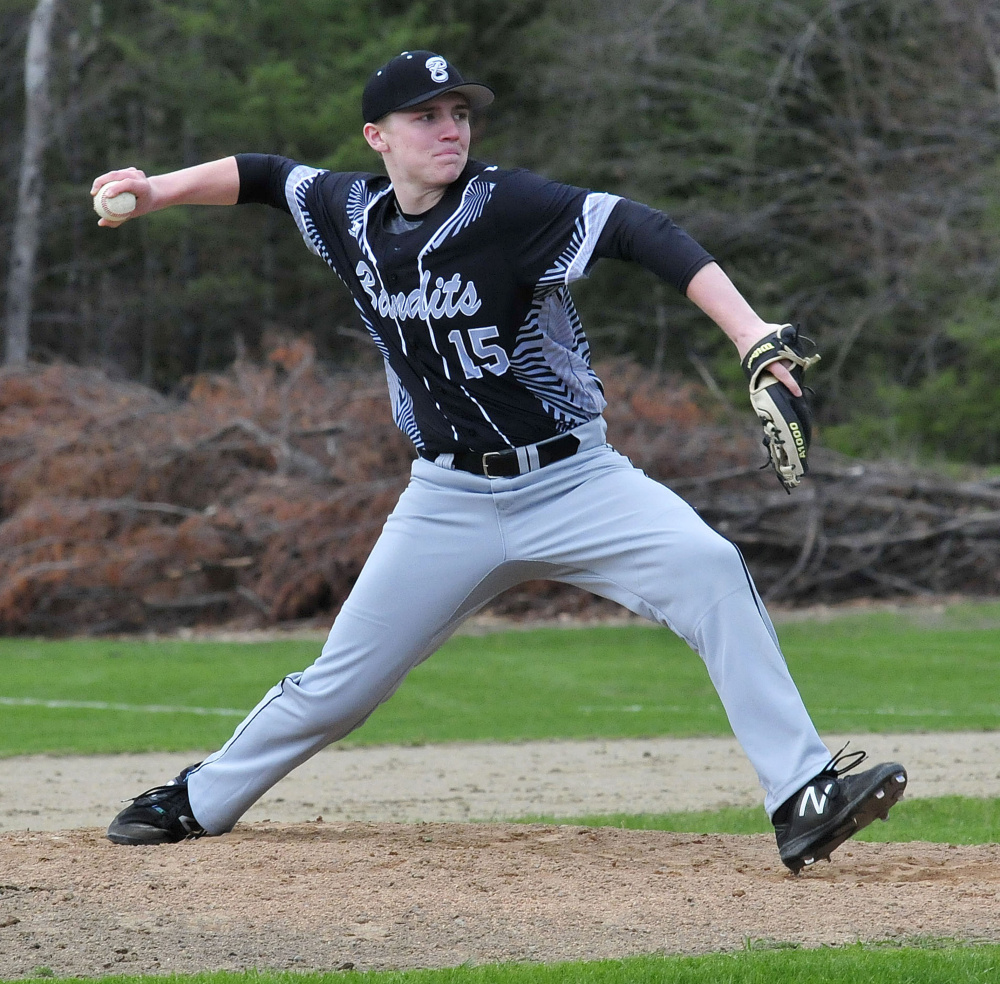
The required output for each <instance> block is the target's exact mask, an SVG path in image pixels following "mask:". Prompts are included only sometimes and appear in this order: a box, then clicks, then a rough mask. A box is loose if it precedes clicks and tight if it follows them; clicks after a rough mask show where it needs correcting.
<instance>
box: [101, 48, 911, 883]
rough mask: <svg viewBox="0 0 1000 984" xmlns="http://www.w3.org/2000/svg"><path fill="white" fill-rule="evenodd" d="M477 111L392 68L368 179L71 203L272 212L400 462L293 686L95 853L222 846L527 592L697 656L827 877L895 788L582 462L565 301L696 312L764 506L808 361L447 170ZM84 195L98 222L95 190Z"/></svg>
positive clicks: (784, 475)
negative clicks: (308, 256)
mask: <svg viewBox="0 0 1000 984" xmlns="http://www.w3.org/2000/svg"><path fill="white" fill-rule="evenodd" d="M492 100H493V92H492V91H491V90H490V89H489V88H488V87H487V86H485V85H481V84H479V83H475V82H466V81H465V80H464V79H463V77H462V76H461V74H460V73H459V71H458V70H457V69H456V68H455V66H454V65H452V64H450V63H449V62H448V61H447V60H446V59H444V58H442V57H441V56H440V55H436V54H434V53H433V52H429V51H413V52H404V53H403V54H401V55H399V56H397V57H396V58H393V59H392V60H391V61H389V62H388V63H387V64H386V65H384V66H382V68H380V69H378V70H377V71H376V72H375V73H374V74H373V75H372V76H371V78H370V79H369V81H368V83H367V86H366V88H365V91H364V96H363V100H362V111H363V116H364V121H365V123H364V135H365V139H366V140H367V141H368V144H369V145H370V146H371V148H372V150H373V151H375V153H377V154H378V155H379V156H380V157H381V159H382V162H383V165H384V168H385V172H386V175H378V174H367V173H349V174H342V173H332V172H329V171H323V170H317V169H316V168H313V167H309V166H307V165H305V164H301V163H298V162H296V161H292V160H286V159H284V158H281V157H274V156H267V155H259V154H240V155H237V156H235V157H227V158H225V159H223V160H218V161H213V162H210V163H206V164H201V165H198V166H196V167H192V168H187V169H184V170H181V171H175V172H172V173H169V174H162V175H157V176H154V177H147V176H146V175H144V174H143V173H142V172H141V171H138V170H136V169H134V168H127V169H125V170H121V171H112V172H110V173H108V174H105V175H102V176H101V177H100V178H98V179H97V180H96V181H95V182H94V187H93V193H94V194H95V195H97V194H98V193H99V192H100V189H101V188H102V187H103V186H105V185H107V184H108V183H110V182H115V183H116V187H115V188H114V189H113V191H114V192H115V194H118V193H129V194H132V195H134V196H135V208H134V209H133V210H132V211H131V212H128V213H127V215H126V216H125V217H124V218H122V217H121V215H120V210H119V214H117V215H115V214H114V212H113V211H112V217H111V218H102V219H101V222H100V224H101V225H103V226H109V227H114V226H116V225H119V224H121V222H122V221H127V220H130V219H132V218H134V217H137V216H140V215H145V214H147V213H149V212H154V211H157V210H158V209H162V208H166V207H168V206H171V205H180V204H203V205H233V204H244V203H262V204H266V205H270V206H272V207H274V208H277V209H280V210H282V211H284V212H287V213H288V214H289V215H290V216H291V217H292V219H294V221H295V223H296V225H297V226H298V229H299V232H300V233H301V234H302V237H303V239H304V240H305V242H306V245H307V246H308V247H309V249H311V250H312V251H313V252H314V253H315V254H317V256H319V257H320V258H321V259H322V260H323V261H324V262H326V263H327V264H328V265H329V266H330V267H331V268H332V269H333V271H334V272H335V273H336V274H337V275H338V276H339V277H340V279H341V280H342V281H343V282H344V283H345V284H346V285H347V287H348V289H349V290H350V292H351V294H352V296H353V298H354V302H355V304H356V306H357V309H358V313H359V316H360V317H361V320H362V322H363V323H364V325H365V327H366V328H367V329H368V331H369V332H370V333H371V336H372V339H373V340H374V342H375V344H376V345H377V346H378V348H379V351H380V352H381V353H382V356H383V358H384V360H385V371H386V376H387V379H388V384H389V397H390V399H391V401H392V409H393V414H394V417H395V420H396V422H397V424H398V425H399V427H400V428H401V429H402V430H403V432H404V433H405V434H406V435H407V436H408V437H409V438H410V440H411V441H412V442H413V445H414V447H415V449H416V452H417V458H416V460H415V461H414V463H413V466H412V474H411V479H410V482H409V485H408V486H407V488H406V490H405V491H404V492H403V494H402V496H401V497H400V500H399V502H398V504H397V505H396V507H395V509H394V510H393V512H392V514H391V515H390V516H389V518H388V520H387V521H386V524H385V527H384V529H383V532H382V534H381V536H380V538H379V540H378V542H377V543H376V545H375V547H374V549H373V550H372V553H371V556H370V557H369V558H368V561H367V563H366V564H365V567H364V569H363V570H362V572H361V574H360V576H359V578H358V581H357V583H356V585H355V586H354V589H353V590H352V592H351V594H350V596H349V597H348V599H347V600H346V601H345V603H344V606H343V608H342V610H341V612H340V614H339V615H338V616H337V618H336V620H335V622H334V625H333V627H332V629H331V631H330V635H329V638H328V639H327V642H326V644H325V646H324V647H323V650H322V653H321V655H320V656H319V658H318V659H317V660H316V662H315V663H313V664H312V665H311V666H309V667H308V668H306V669H305V670H303V671H302V672H301V673H294V674H292V675H291V676H288V677H286V678H285V679H284V680H282V681H281V682H280V683H278V684H277V685H276V686H275V687H273V688H272V689H271V690H270V691H269V692H268V693H267V694H266V695H265V696H264V698H263V700H261V702H260V703H259V704H258V705H257V707H256V708H254V710H253V711H252V712H251V713H250V714H249V716H248V717H247V718H246V720H244V721H243V722H242V723H241V724H240V725H239V727H238V728H237V729H236V731H235V733H234V734H233V736H232V738H231V739H230V740H229V741H228V742H227V743H226V744H225V746H224V747H223V748H221V749H220V750H219V751H217V752H215V753H214V754H212V755H210V756H209V757H208V758H207V759H205V761H203V762H201V763H199V764H197V765H195V766H191V767H189V768H187V769H185V770H184V771H183V772H182V773H181V775H180V776H178V777H177V778H176V779H174V780H172V781H171V782H169V783H167V784H166V785H164V786H159V787H157V788H155V789H151V790H149V791H147V792H145V793H143V794H142V795H140V796H138V797H137V798H136V799H135V800H134V801H133V802H132V804H131V805H130V806H128V807H127V808H126V809H124V810H123V811H122V812H121V813H120V814H119V815H118V816H117V817H116V818H115V819H114V821H113V822H112V823H111V826H110V827H109V829H108V837H109V838H110V839H111V840H112V841H114V842H116V843H121V844H155V843H161V842H171V841H178V840H181V839H183V838H186V837H192V836H200V835H202V834H222V833H225V832H226V831H228V830H231V829H232V827H233V825H234V824H235V823H236V821H237V820H238V819H239V818H240V816H242V814H243V813H244V812H245V811H246V810H247V809H248V808H249V807H250V806H251V804H253V803H254V802H255V801H256V800H257V799H258V798H259V797H260V796H261V795H262V794H263V793H264V792H265V791H266V790H267V789H268V788H270V787H271V786H272V785H273V784H274V783H276V782H277V781H278V780H279V779H281V778H282V777H283V776H284V775H286V774H287V773H288V772H289V771H290V770H291V769H293V768H295V766H297V765H299V764H300V763H302V762H304V761H305V760H306V759H308V758H309V757H310V756H311V755H314V754H315V753H316V752H318V751H319V750H320V749H321V748H323V747H324V746H326V745H328V744H329V743H331V742H334V741H337V740H338V739H340V738H343V737H344V736H345V735H347V734H348V733H350V732H351V731H353V730H354V729H355V728H357V727H359V726H360V725H361V724H362V723H363V722H364V721H365V720H366V719H367V718H368V716H369V715H370V714H371V713H372V712H373V711H374V710H375V709H376V708H377V707H378V705H379V704H380V703H382V702H383V701H384V700H386V699H387V698H388V697H389V696H390V695H391V694H392V693H393V692H394V691H395V690H396V688H397V687H398V686H399V685H400V684H401V683H402V682H403V679H404V677H405V676H406V674H407V673H408V672H409V671H410V670H411V669H412V668H413V667H414V666H416V665H417V664H418V663H420V662H421V661H422V660H424V659H426V658H427V657H429V656H430V655H431V654H432V653H433V652H434V651H435V650H436V649H437V648H438V647H439V646H440V645H441V644H442V643H443V642H444V641H445V640H446V639H447V638H448V637H449V636H450V635H451V633H452V632H454V630H455V629H456V628H457V627H458V626H459V625H460V624H461V623H462V621H463V620H464V619H466V618H468V617H469V616H470V615H472V614H473V613H474V612H476V611H478V610H479V609H481V608H482V607H483V606H484V605H486V604H488V603H489V602H490V601H491V599H493V598H495V597H496V596H497V595H498V594H500V593H501V592H502V591H504V590H506V589H507V588H510V587H511V586H513V585H515V584H518V583H519V582H522V581H525V580H529V579H534V578H547V579H552V580H557V581H564V582H567V583H569V584H575V585H578V586H580V587H583V588H586V589H588V590H590V591H592V592H594V593H596V594H598V595H601V596H603V597H606V598H611V599H613V600H614V601H616V602H618V603H619V604H621V605H623V606H624V607H626V608H628V609H630V610H631V611H633V612H636V613H639V614H641V615H643V616H645V617H646V618H648V619H650V620H652V621H654V622H657V623H659V624H660V625H664V626H667V627H668V628H670V629H671V630H673V631H674V632H675V633H677V634H678V635H679V636H681V637H682V638H683V639H684V640H685V641H686V642H687V643H688V644H689V645H690V646H691V647H692V648H693V649H694V650H695V651H696V652H697V653H699V655H700V656H701V657H702V659H703V660H704V662H705V665H706V667H707V668H708V672H709V674H710V676H711V679H712V682H713V684H714V685H715V687H716V690H717V691H718V694H719V697H720V698H721V700H722V703H723V705H724V707H725V710H726V713H727V714H728V716H729V721H730V723H731V725H732V728H733V731H734V733H735V735H736V737H737V738H738V740H739V741H740V744H741V745H742V747H743V749H744V751H745V752H746V754H747V756H748V757H749V759H750V761H751V762H752V764H753V766H754V768H755V769H756V771H757V774H758V776H759V777H760V782H761V785H762V787H763V789H764V792H765V797H764V806H765V809H766V810H767V811H768V814H769V815H770V816H771V819H772V821H773V822H774V826H775V831H776V836H777V842H778V848H779V852H780V855H781V859H782V861H783V862H784V863H785V864H786V865H787V866H788V867H789V868H790V869H791V870H792V871H795V872H798V871H799V870H801V869H802V868H803V867H804V866H806V865H809V864H812V863H813V862H815V861H817V860H819V859H820V858H828V857H829V856H830V852H831V851H833V850H834V849H835V848H836V847H838V846H839V845H840V844H842V843H843V842H844V841H845V840H846V839H847V838H848V837H850V836H851V835H852V834H854V833H855V832H856V831H857V830H860V829H861V828H862V827H864V826H865V825H867V824H868V823H870V822H872V821H873V820H874V819H875V818H876V817H883V818H884V817H886V816H887V814H888V810H889V808H890V807H891V806H892V805H893V804H894V803H895V802H896V801H897V800H898V799H899V798H900V796H901V795H902V793H903V790H904V788H905V785H906V772H905V770H904V769H903V767H902V766H901V765H898V764H895V763H889V764H883V765H878V766H875V767H874V768H871V769H868V770H867V771H864V772H860V773H856V774H853V775H845V773H846V772H847V771H848V770H849V769H852V768H853V767H854V766H856V765H857V764H859V761H860V760H861V759H863V758H864V753H863V752H861V753H856V754H854V755H851V756H844V755H831V754H830V751H829V750H828V749H827V748H826V746H825V745H824V744H823V742H822V741H821V740H820V737H819V735H818V734H817V732H816V729H815V728H814V726H813V724H812V721H811V720H810V718H809V715H808V713H807V712H806V709H805V707H804V706H803V704H802V701H801V699H800V697H799V694H798V691H797V689H796V687H795V685H794V683H793V682H792V679H791V677H790V675H789V672H788V669H787V667H786V665H785V661H784V658H783V656H782V654H781V650H780V648H779V646H778V640H777V637H776V635H775V631H774V628H773V626H772V624H771V621H770V619H769V618H768V615H767V613H766V611H765V610H764V606H763V604H762V602H761V599H760V597H759V596H758V594H757V591H756V590H755V588H754V584H753V582H752V580H751V578H750V575H749V573H748V571H747V569H746V567H745V565H744V563H743V559H742V557H741V555H740V553H739V551H738V550H737V548H736V547H735V546H734V545H733V544H732V543H730V542H729V541H728V540H726V539H725V538H723V537H722V536H720V535H719V534H718V533H716V532H714V531H713V530H712V529H710V528H709V527H708V526H707V525H706V524H705V523H704V522H702V520H701V519H700V518H699V517H698V516H697V514H696V513H695V511H694V510H693V509H692V508H691V507H690V506H689V505H688V504H687V503H685V502H684V501H683V500H682V499H680V498H679V497H678V496H677V495H675V494H674V493H673V492H671V491H670V490H669V489H668V488H665V487H664V486H663V485H660V484H659V483H657V482H654V481H653V480H651V479H650V478H648V477H647V476H646V475H644V474H643V473H642V472H641V471H639V470H637V469H636V468H634V467H633V466H632V465H631V463H630V462H629V461H628V459H627V458H625V457H623V456H622V455H620V454H618V453H617V452H616V451H615V450H614V449H613V448H612V447H611V446H609V445H608V444H607V443H606V441H605V430H606V427H605V422H604V419H603V417H602V411H603V409H604V407H605V400H604V391H603V388H602V386H601V383H600V380H599V379H598V378H597V376H596V375H595V374H594V371H593V370H592V368H591V365H590V350H589V346H588V344H587V339H586V337H585V335H584V332H583V328H582V326H581V324H580V320H579V318H578V316H577V312H576V310H575V308H574V306H573V302H572V300H571V298H570V293H569V286H570V284H572V283H573V282H574V281H575V280H578V279H579V278H580V277H582V276H584V275H585V274H586V273H587V271H588V270H589V268H590V267H591V266H592V265H593V264H594V263H595V262H597V260H599V259H602V258H605V257H613V258H616V259H620V260H631V261H634V262H636V263H639V264H641V265H642V266H644V267H646V268H647V269H649V270H651V271H652V272H653V273H655V274H656V275H658V276H659V277H661V278H662V279H663V280H665V281H667V282H668V283H670V284H672V285H673V286H674V287H676V288H677V289H678V290H679V291H680V292H681V293H682V294H684V295H686V296H687V297H688V298H689V299H690V300H691V301H692V302H693V303H694V304H696V305H697V306H698V307H699V308H700V309H701V310H702V311H703V312H705V314H706V315H707V316H708V317H709V318H710V319H711V320H712V321H714V322H715V323H716V324H717V325H718V326H719V327H720V328H721V329H722V331H723V332H725V334H726V335H727V336H728V337H729V338H730V339H731V340H732V342H733V343H734V345H735V346H736V349H737V352H738V354H739V356H740V357H741V358H742V359H744V366H745V368H746V369H747V372H748V375H749V376H750V377H751V380H752V389H753V393H754V397H753V401H754V407H755V409H756V410H757V412H758V414H759V415H760V416H761V419H762V422H763V423H764V426H765V430H766V433H767V441H768V446H769V450H770V452H771V456H772V460H773V461H774V463H775V467H776V468H777V469H778V472H779V477H780V478H781V480H782V481H783V482H784V483H785V485H786V486H787V487H789V488H791V487H792V486H794V485H795V484H797V483H798V479H799V477H800V476H801V474H802V473H803V472H804V470H805V453H806V450H807V445H808V407H807V406H806V405H805V402H804V398H803V396H802V389H801V385H800V383H801V378H802V372H803V370H804V368H805V367H806V366H807V365H808V364H809V363H810V361H812V358H813V357H804V356H802V346H801V345H800V340H799V339H798V337H797V334H796V332H795V330H794V329H793V328H792V327H791V326H787V325H786V326H781V325H771V324H765V323H764V322H763V321H762V320H761V318H760V317H759V316H758V315H757V314H756V313H755V312H754V311H753V309H752V308H751V307H750V305H749V304H748V303H747V301H746V300H745V299H744V298H743V297H742V296H741V294H740V293H739V292H738V291H737V290H736V288H735V287H734V285H733V284H732V282H731V281H730V280H729V278H728V277H727V276H726V275H725V273H723V271H722V270H721V269H720V267H719V266H718V265H717V264H716V263H715V262H714V261H713V259H712V257H711V256H709V254H708V253H706V252H705V250H704V249H702V248H701V246H699V245H698V244H697V243H696V242H694V241H693V240H692V239H691V238H690V237H689V236H688V235H687V234H686V233H685V232H684V231H683V230H681V229H680V228H678V227H677V226H676V225H675V224H674V223H673V222H672V221H671V220H670V219H669V218H668V217H667V216H665V215H663V214H662V213H660V212H657V211H655V210H653V209H650V208H647V207H646V206H644V205H641V204H639V203H637V202H633V201H628V200H626V199H622V198H618V197H616V196H614V195H608V194H603V193H600V192H592V191H587V190H584V189H581V188H575V187H570V186H568V185H564V184H560V183H558V182H555V181H549V180H546V179H544V178H541V177H538V176H536V175H534V174H531V173H530V172H527V171H519V170H504V169H501V168H498V167H494V166H491V165H488V164H483V163H480V162H478V161H474V160H470V159H469V142H470V128H469V118H470V113H471V112H472V111H474V110H477V109H479V108H481V107H483V106H486V105H487V104H489V103H490V102H491V101H492ZM100 197H101V199H102V200H103V201H105V202H108V203H111V205H112V206H113V203H114V198H115V196H114V195H112V194H109V192H108V190H105V192H104V193H103V194H101V195H100ZM128 204H129V205H130V204H131V202H130V201H129V202H128ZM498 685H499V686H502V685H503V683H502V681H498ZM510 696H511V700H516V699H517V697H516V694H513V693H512V694H511V695H510Z"/></svg>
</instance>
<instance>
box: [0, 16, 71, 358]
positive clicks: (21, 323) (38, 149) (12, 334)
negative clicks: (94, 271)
mask: <svg viewBox="0 0 1000 984" xmlns="http://www.w3.org/2000/svg"><path fill="white" fill-rule="evenodd" d="M57 5H58V0H38V3H37V4H36V6H35V9H34V12H33V13H32V15H31V25H30V27H29V29H28V43H27V46H26V51H25V59H24V93H25V108H24V137H23V144H22V149H21V173H20V179H19V181H18V198H17V214H16V216H15V219H14V232H13V235H12V237H11V249H10V268H9V270H8V274H7V305H6V312H5V346H4V361H5V363H6V365H8V366H14V367H18V366H23V365H25V364H26V363H27V361H28V349H29V344H30V335H31V330H30V329H31V310H32V295H33V288H34V279H35V257H36V255H37V253H38V240H39V236H40V226H41V211H42V191H43V175H42V164H43V157H44V154H45V147H46V144H47V142H48V137H49V126H50V116H51V105H50V100H49V70H50V65H51V60H52V59H51V48H52V23H53V21H54V19H55V12H56V7H57Z"/></svg>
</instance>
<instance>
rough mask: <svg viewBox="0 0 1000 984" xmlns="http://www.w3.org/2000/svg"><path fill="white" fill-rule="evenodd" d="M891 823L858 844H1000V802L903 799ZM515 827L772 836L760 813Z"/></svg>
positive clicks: (595, 818) (732, 810) (604, 818)
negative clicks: (608, 828)
mask: <svg viewBox="0 0 1000 984" xmlns="http://www.w3.org/2000/svg"><path fill="white" fill-rule="evenodd" d="M891 817H892V819H891V820H890V822H889V823H878V822H876V823H873V824H872V825H871V826H870V827H867V828H866V829H865V830H863V831H861V833H860V834H858V835H857V836H856V838H855V839H856V840H860V841H870V842H873V843H888V842H890V841H891V842H893V843H902V842H904V841H931V842H933V843H938V844H996V843H1000V800H997V799H974V798H972V797H968V796H941V797H935V798H933V799H918V800H907V799H904V800H903V801H902V802H901V803H899V804H897V805H896V806H894V807H893V809H892V814H891ZM514 822H516V823H558V824H573V825H579V826H583V827H622V828H624V829H626V830H669V831H676V832H677V833H700V834H770V833H773V832H774V828H773V827H772V826H771V824H770V821H769V820H768V818H767V815H766V814H765V813H764V811H763V809H761V808H760V807H729V808H727V809H723V810H710V811H692V812H687V813H663V814H656V813H636V814H626V813H611V814H594V815H588V816H580V817H551V816H541V815H540V816H532V817H518V818H517V819H516V820H515V821H514Z"/></svg>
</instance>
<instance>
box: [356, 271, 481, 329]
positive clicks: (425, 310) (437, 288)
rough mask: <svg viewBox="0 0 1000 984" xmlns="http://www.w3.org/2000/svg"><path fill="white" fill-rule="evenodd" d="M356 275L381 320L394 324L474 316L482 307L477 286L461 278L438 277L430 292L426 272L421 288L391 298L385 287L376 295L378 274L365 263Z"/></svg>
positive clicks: (423, 275)
mask: <svg viewBox="0 0 1000 984" xmlns="http://www.w3.org/2000/svg"><path fill="white" fill-rule="evenodd" d="M354 272H355V273H356V274H357V275H358V277H359V278H360V280H361V286H362V287H363V288H364V291H365V293H366V294H367V295H368V299H369V300H370V301H371V302H372V307H374V308H375V310H376V311H378V313H379V316H380V317H382V318H392V319H393V320H394V321H407V320H409V319H411V318H419V319H420V320H421V321H426V320H427V319H428V318H434V319H440V318H454V317H455V316H456V315H458V314H464V315H471V314H475V313H476V312H477V311H478V310H479V309H480V308H481V307H482V306H483V302H482V301H481V300H480V299H479V294H478V293H477V292H476V285H475V283H474V282H473V281H471V280H470V281H469V282H468V283H467V284H464V285H463V284H462V278H461V276H460V275H459V274H457V273H456V274H455V275H454V276H452V277H451V279H450V280H445V279H444V278H443V277H438V278H437V279H436V280H435V281H434V289H433V290H431V291H429V292H428V287H430V283H431V275H430V273H429V272H428V271H426V270H425V271H424V272H423V274H422V276H421V277H420V286H419V287H416V288H414V289H413V290H411V291H410V292H409V293H408V294H404V293H399V294H390V293H388V291H386V289H385V288H384V287H382V288H381V289H380V290H379V292H378V293H377V294H376V293H375V284H376V282H377V281H376V279H375V274H374V273H372V271H371V268H370V267H369V266H368V264H367V263H365V261H364V260H362V261H361V262H360V263H358V265H357V267H355V270H354Z"/></svg>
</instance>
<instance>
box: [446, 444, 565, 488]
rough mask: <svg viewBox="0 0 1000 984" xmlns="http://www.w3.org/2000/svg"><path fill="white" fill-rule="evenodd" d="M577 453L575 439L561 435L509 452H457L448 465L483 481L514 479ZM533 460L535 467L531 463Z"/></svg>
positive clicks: (512, 449)
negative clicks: (481, 476) (483, 478)
mask: <svg viewBox="0 0 1000 984" xmlns="http://www.w3.org/2000/svg"><path fill="white" fill-rule="evenodd" d="M579 449H580V439H579V438H578V437H576V436H575V435H573V434H563V436H562V437H555V438H553V439H552V440H550V441H543V442H542V443H540V444H532V445H530V446H529V447H527V448H511V450H509V451H487V452H486V453H485V454H475V453H474V452H472V451H459V452H457V453H456V454H455V455H454V456H453V460H452V464H453V466H454V467H455V468H457V469H459V471H465V472H472V474H473V475H484V476H485V477H486V478H515V477H516V476H517V475H523V474H524V473H525V472H529V471H534V470H535V469H536V468H544V467H545V466H546V465H551V464H552V463H553V462H555V461H562V460H563V458H569V457H571V456H572V455H574V454H576V452H577V451H578V450H579ZM536 456H537V458H538V463H537V464H535V462H534V460H533V459H534V458H535V457H536Z"/></svg>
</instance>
